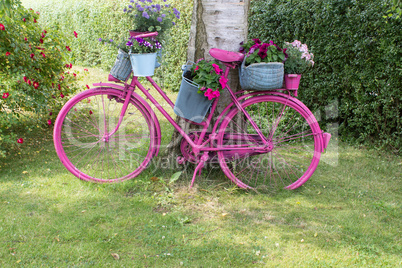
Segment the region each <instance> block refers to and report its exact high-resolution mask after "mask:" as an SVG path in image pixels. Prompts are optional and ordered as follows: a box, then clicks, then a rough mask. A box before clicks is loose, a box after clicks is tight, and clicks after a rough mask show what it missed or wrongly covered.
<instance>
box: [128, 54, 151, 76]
mask: <svg viewBox="0 0 402 268" xmlns="http://www.w3.org/2000/svg"><path fill="white" fill-rule="evenodd" d="M130 60H131V67H132V68H133V72H134V75H135V76H153V75H154V71H155V62H156V53H144V54H131V53H130Z"/></svg>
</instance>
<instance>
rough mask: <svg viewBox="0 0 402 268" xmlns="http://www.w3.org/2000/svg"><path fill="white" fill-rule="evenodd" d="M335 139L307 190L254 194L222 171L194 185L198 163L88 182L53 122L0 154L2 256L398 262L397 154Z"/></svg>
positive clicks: (58, 262)
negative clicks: (72, 166) (64, 152)
mask: <svg viewBox="0 0 402 268" xmlns="http://www.w3.org/2000/svg"><path fill="white" fill-rule="evenodd" d="M95 71H96V70H90V72H95ZM91 75H92V74H91ZM100 76H102V75H100ZM88 79H89V78H88ZM103 80H105V79H103ZM83 83H88V82H87V81H83ZM84 85H85V84H84ZM161 125H162V129H163V131H165V130H167V131H166V132H164V133H167V134H165V135H163V136H164V140H163V143H164V144H166V143H167V142H168V141H169V137H170V133H171V129H170V128H168V124H166V123H165V122H163V121H162V122H161ZM333 144H336V141H333ZM338 145H339V146H338V147H337V148H335V147H334V146H332V147H331V148H329V151H328V152H327V153H326V154H324V155H323V161H322V162H321V163H320V165H319V167H318V169H317V171H316V172H315V173H314V175H313V177H312V178H311V179H310V180H309V181H308V182H307V183H305V184H304V186H302V187H300V188H299V189H297V190H294V191H287V190H283V191H278V192H273V193H271V194H256V193H254V192H246V191H243V190H240V189H238V188H236V187H235V186H234V185H233V184H232V183H230V182H229V180H228V179H226V178H225V177H224V176H223V175H222V173H221V172H220V171H219V170H204V172H203V174H202V177H203V179H198V180H197V181H196V185H195V187H194V188H193V189H191V190H190V189H188V185H189V183H190V180H191V175H192V167H189V168H188V169H186V170H185V171H184V172H183V174H182V175H181V177H180V178H179V180H177V181H175V182H172V183H169V180H170V179H171V178H172V176H173V174H174V173H175V172H177V171H178V170H179V169H173V170H171V169H164V168H157V165H153V166H150V167H149V169H148V170H146V171H145V172H143V173H142V174H141V175H140V176H139V177H138V178H136V179H133V180H130V181H126V182H122V183H119V184H108V185H101V184H94V183H89V182H83V181H80V180H79V179H77V178H75V177H73V176H72V175H71V174H70V173H69V172H68V171H67V170H66V169H65V168H64V166H63V165H62V164H61V163H60V161H59V160H58V158H57V155H56V153H55V151H54V148H53V144H52V132H51V129H48V130H44V131H42V130H35V129H32V131H31V132H29V133H26V134H25V142H24V144H22V145H21V146H20V147H19V148H20V150H19V151H16V152H12V153H11V154H9V155H8V157H7V159H5V161H4V162H1V163H0V215H1V216H0V245H1V246H0V266H1V267H18V266H22V267H182V266H184V267H398V266H401V265H402V263H401V253H400V252H402V248H401V235H400V230H401V205H400V200H401V194H400V193H401V173H400V170H401V169H402V160H401V158H400V157H396V156H392V155H386V154H385V153H382V152H378V151H372V150H365V149H356V148H353V147H350V146H348V145H346V144H344V143H341V142H338ZM162 153H163V151H162ZM157 161H159V163H160V164H162V165H161V166H168V165H167V164H166V165H163V161H165V160H164V159H163V158H162V157H161V156H159V157H158V158H157ZM116 254H117V255H116Z"/></svg>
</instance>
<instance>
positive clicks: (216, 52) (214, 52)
mask: <svg viewBox="0 0 402 268" xmlns="http://www.w3.org/2000/svg"><path fill="white" fill-rule="evenodd" d="M209 54H210V55H211V56H212V57H213V58H215V59H217V60H219V61H221V62H236V61H243V59H244V55H243V54H242V53H240V52H234V51H227V50H223V49H219V48H211V49H210V50H209Z"/></svg>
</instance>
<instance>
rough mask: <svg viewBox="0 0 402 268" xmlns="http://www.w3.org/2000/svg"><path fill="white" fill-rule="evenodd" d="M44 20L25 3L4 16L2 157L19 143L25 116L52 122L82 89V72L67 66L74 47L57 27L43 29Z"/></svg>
mask: <svg viewBox="0 0 402 268" xmlns="http://www.w3.org/2000/svg"><path fill="white" fill-rule="evenodd" d="M38 20H39V13H35V12H34V11H33V10H27V9H24V8H22V7H20V6H17V7H16V8H15V10H13V11H12V12H11V13H10V16H8V15H4V16H3V18H2V20H1V24H0V93H1V96H0V111H1V113H0V125H1V129H0V157H4V156H5V152H6V148H12V147H14V146H16V145H17V137H16V134H15V130H16V129H17V128H19V129H21V128H23V126H22V124H21V123H22V122H24V121H26V119H24V117H34V118H37V119H38V120H40V122H39V123H38V124H40V125H42V126H46V125H47V124H49V125H51V124H52V123H53V121H54V119H55V116H56V115H57V112H58V110H59V109H60V108H61V106H62V105H63V104H64V102H65V101H66V99H67V96H68V95H72V94H73V93H75V91H76V90H77V87H76V86H75V80H76V74H73V73H69V72H68V71H66V69H70V67H71V65H70V63H69V62H68V61H67V54H68V52H69V50H70V48H69V46H66V42H65V40H64V38H63V37H62V36H60V34H59V33H58V31H57V30H51V29H41V28H40V26H39V24H38V23H37V22H38ZM65 97H66V98H65ZM49 120H50V121H49ZM38 126H39V125H38ZM19 141H20V142H19V143H21V140H19Z"/></svg>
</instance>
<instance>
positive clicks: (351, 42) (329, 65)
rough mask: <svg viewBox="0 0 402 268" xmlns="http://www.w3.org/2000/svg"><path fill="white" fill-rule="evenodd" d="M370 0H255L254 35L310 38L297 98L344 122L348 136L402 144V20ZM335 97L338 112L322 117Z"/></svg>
mask: <svg viewBox="0 0 402 268" xmlns="http://www.w3.org/2000/svg"><path fill="white" fill-rule="evenodd" d="M387 8H389V7H388V6H387V5H386V3H384V2H383V1H373V0H363V1H355V0H347V1H345V0H325V1H315V0H300V1H283V0H268V1H253V2H252V7H251V16H250V18H249V26H250V28H249V35H250V38H253V37H261V38H262V39H265V40H270V39H273V40H276V41H277V42H278V43H280V42H284V41H291V40H295V39H298V40H301V41H302V42H303V43H306V42H308V43H309V46H310V47H311V48H312V50H313V51H314V55H315V59H316V63H315V66H314V69H313V70H312V71H311V72H308V73H307V74H305V75H303V77H302V80H301V89H300V90H299V97H300V99H301V100H302V101H303V102H304V103H306V105H307V106H308V107H309V108H310V109H312V110H315V111H320V112H321V115H322V121H321V122H320V125H322V126H325V125H326V123H330V122H334V121H336V122H339V123H340V129H339V132H340V134H341V136H342V138H343V139H347V140H351V141H354V142H357V143H371V144H373V143H374V144H375V145H376V146H387V148H391V149H392V151H393V152H396V153H398V152H400V148H401V136H402V133H401V129H402V127H401V108H400V103H401V101H402V95H401V94H400V89H401V88H402V84H401V83H402V80H401V79H400V78H401V70H402V68H401V60H400V59H401V53H402V52H401V43H402V42H401V41H402V40H401V39H402V36H401V34H400V33H401V22H400V20H384V19H383V18H382V16H383V14H384V12H385V10H387ZM334 101H337V102H338V103H339V107H337V109H338V110H337V114H338V118H333V117H332V116H333V115H332V114H331V115H328V116H327V118H325V116H324V115H325V114H326V111H325V107H326V106H328V105H329V104H330V103H332V102H334Z"/></svg>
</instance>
